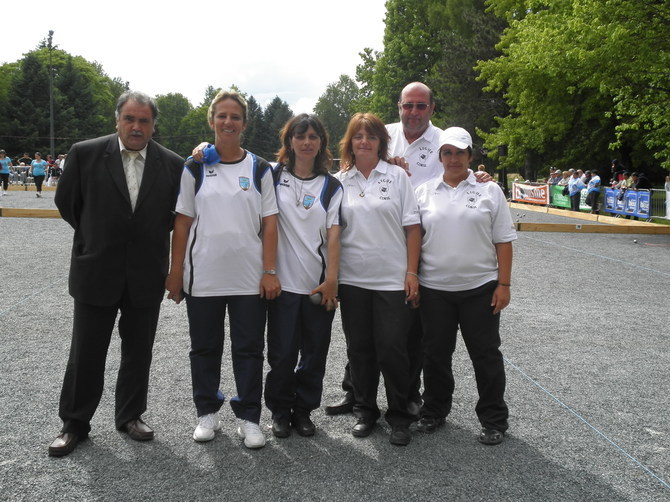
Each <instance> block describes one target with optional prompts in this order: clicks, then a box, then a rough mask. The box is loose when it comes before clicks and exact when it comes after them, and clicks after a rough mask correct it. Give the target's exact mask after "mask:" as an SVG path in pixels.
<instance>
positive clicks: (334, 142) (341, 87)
mask: <svg viewBox="0 0 670 502" xmlns="http://www.w3.org/2000/svg"><path fill="white" fill-rule="evenodd" d="M358 96H359V90H358V86H357V85H356V82H354V81H353V79H352V78H351V77H349V76H348V75H340V78H339V80H338V81H337V82H335V83H332V84H328V87H327V88H326V92H325V93H323V94H322V95H321V96H320V97H319V99H318V100H317V101H316V105H315V106H314V113H315V114H316V115H317V116H318V117H319V118H320V119H321V121H322V122H323V124H324V125H325V126H326V129H328V133H329V135H330V144H329V146H328V147H329V149H330V151H331V153H332V154H333V156H334V157H338V150H339V142H340V140H341V139H342V137H343V136H344V133H345V132H346V130H347V125H348V124H349V120H350V119H351V116H352V115H353V106H354V105H355V103H356V102H357V100H358Z"/></svg>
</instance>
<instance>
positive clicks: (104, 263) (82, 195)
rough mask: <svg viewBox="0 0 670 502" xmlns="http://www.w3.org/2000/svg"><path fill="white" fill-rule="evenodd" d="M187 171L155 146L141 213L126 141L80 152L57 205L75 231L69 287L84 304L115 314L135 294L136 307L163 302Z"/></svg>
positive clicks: (100, 141)
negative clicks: (123, 146)
mask: <svg viewBox="0 0 670 502" xmlns="http://www.w3.org/2000/svg"><path fill="white" fill-rule="evenodd" d="M183 165H184V161H183V159H182V158H181V157H179V156H178V155H177V154H175V153H174V152H172V151H170V150H168V149H167V148H164V147H162V146H161V145H159V144H158V143H156V142H155V141H153V140H152V141H150V142H149V144H148V146H147V158H146V160H145V163H144V174H143V175H142V182H141V184H140V191H139V194H138V197H137V204H136V208H135V212H134V213H133V210H132V207H131V205H130V195H129V194H128V187H127V185H126V178H125V173H124V170H123V162H122V160H121V152H120V151H119V142H118V136H117V135H116V134H112V135H109V136H104V137H101V138H96V139H92V140H88V141H83V142H81V143H76V144H75V145H73V146H72V148H71V149H70V152H69V153H68V156H67V161H66V163H65V170H64V171H63V175H62V176H61V178H60V180H59V181H58V189H57V191H56V197H55V201H56V206H57V207H58V209H59V210H60V213H61V216H62V217H63V219H64V220H65V221H67V222H68V223H69V224H70V225H72V227H73V228H74V230H75V232H74V241H73V245H72V259H71V264H70V281H69V286H70V294H71V295H72V296H73V297H74V298H75V299H76V300H78V301H80V302H84V303H88V304H91V305H98V306H112V305H114V304H116V303H118V302H119V300H120V299H121V297H122V296H123V294H124V292H125V291H126V288H127V291H128V294H129V297H130V300H131V303H132V305H133V306H135V307H139V308H143V307H150V306H155V305H156V304H157V303H160V302H161V300H162V298H163V294H164V282H165V277H166V275H167V271H168V265H169V263H168V261H169V252H170V242H169V239H170V231H171V229H172V223H173V215H174V213H173V211H174V207H175V203H176V200H177V194H178V191H179V182H180V177H181V171H182V169H183Z"/></svg>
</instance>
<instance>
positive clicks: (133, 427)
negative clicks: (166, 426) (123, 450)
mask: <svg viewBox="0 0 670 502" xmlns="http://www.w3.org/2000/svg"><path fill="white" fill-rule="evenodd" d="M122 430H123V431H124V432H127V433H128V435H129V436H130V438H131V439H134V440H135V441H150V440H152V439H153V438H154V431H153V430H152V429H151V427H149V426H148V425H147V424H145V423H144V421H143V420H142V419H141V418H138V419H136V420H131V421H130V422H128V423H126V425H124V426H123V429H122Z"/></svg>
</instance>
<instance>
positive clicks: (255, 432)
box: [237, 420, 265, 448]
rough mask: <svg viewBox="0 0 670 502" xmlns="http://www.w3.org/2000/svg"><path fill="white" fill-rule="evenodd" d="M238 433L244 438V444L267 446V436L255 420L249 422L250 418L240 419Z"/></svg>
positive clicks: (248, 445) (259, 446) (248, 446)
mask: <svg viewBox="0 0 670 502" xmlns="http://www.w3.org/2000/svg"><path fill="white" fill-rule="evenodd" d="M237 435H238V436H240V437H241V438H242V439H244V446H246V447H247V448H263V446H265V436H264V435H263V433H262V432H261V429H260V427H259V426H258V424H255V423H254V422H249V420H242V421H240V426H239V427H238V428H237Z"/></svg>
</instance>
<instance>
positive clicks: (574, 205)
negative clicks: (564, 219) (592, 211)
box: [570, 192, 582, 211]
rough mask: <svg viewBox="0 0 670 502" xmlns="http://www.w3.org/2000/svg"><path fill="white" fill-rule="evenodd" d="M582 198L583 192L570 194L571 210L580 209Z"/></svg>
mask: <svg viewBox="0 0 670 502" xmlns="http://www.w3.org/2000/svg"><path fill="white" fill-rule="evenodd" d="M581 199H582V193H581V192H577V193H576V194H575V195H571V196H570V210H571V211H579V203H580V202H581Z"/></svg>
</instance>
